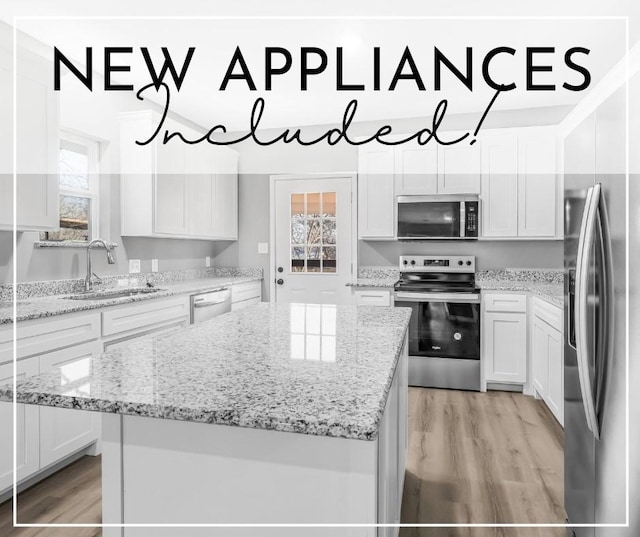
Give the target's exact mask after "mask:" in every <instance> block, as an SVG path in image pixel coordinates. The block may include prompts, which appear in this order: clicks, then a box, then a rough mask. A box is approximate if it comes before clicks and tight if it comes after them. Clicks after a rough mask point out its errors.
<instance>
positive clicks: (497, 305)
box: [482, 293, 527, 313]
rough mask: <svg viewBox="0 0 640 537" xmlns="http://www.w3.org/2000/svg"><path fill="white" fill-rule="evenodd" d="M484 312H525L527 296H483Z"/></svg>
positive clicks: (506, 294) (498, 294)
mask: <svg viewBox="0 0 640 537" xmlns="http://www.w3.org/2000/svg"><path fill="white" fill-rule="evenodd" d="M482 300H483V302H484V311H504V312H512V313H526V312H527V295H517V294H509V293H487V294H483V296H482Z"/></svg>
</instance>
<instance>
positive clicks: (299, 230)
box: [291, 218, 306, 244]
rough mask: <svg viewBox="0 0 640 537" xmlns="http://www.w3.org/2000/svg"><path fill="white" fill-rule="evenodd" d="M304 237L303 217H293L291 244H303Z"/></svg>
mask: <svg viewBox="0 0 640 537" xmlns="http://www.w3.org/2000/svg"><path fill="white" fill-rule="evenodd" d="M305 239H306V230H305V226H304V218H293V219H292V220H291V244H305V242H306V240H305Z"/></svg>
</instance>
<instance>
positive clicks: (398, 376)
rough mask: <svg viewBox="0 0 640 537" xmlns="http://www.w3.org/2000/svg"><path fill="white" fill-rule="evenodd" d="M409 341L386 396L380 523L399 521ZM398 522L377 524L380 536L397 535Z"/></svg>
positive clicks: (382, 425) (380, 464)
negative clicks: (385, 525)
mask: <svg viewBox="0 0 640 537" xmlns="http://www.w3.org/2000/svg"><path fill="white" fill-rule="evenodd" d="M407 349H408V342H407V339H406V338H405V342H404V345H403V349H402V353H401V355H400V359H399V361H398V365H397V366H396V371H395V374H394V377H393V382H392V384H391V389H390V390H389V395H388V397H387V403H386V406H385V409H384V414H383V416H382V421H381V423H380V433H379V436H378V523H380V524H399V523H400V512H401V508H402V491H403V488H404V477H405V470H406V461H407V438H408V426H407V421H408V416H407V410H408V409H407V399H408V352H407ZM398 533H399V528H398V527H397V526H395V527H394V526H389V527H380V528H378V534H377V535H378V537H396V536H397V535H398Z"/></svg>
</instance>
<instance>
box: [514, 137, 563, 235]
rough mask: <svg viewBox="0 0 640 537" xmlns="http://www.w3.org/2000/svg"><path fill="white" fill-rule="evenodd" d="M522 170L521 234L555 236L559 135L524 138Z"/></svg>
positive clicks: (519, 197) (519, 163)
mask: <svg viewBox="0 0 640 537" xmlns="http://www.w3.org/2000/svg"><path fill="white" fill-rule="evenodd" d="M518 168H519V169H518V235H519V236H520V237H555V236H556V226H557V225H558V224H557V222H556V220H557V212H558V211H557V207H558V205H557V204H558V182H557V173H556V169H557V165H556V138H555V136H550V135H549V134H546V135H545V134H542V135H538V136H536V137H533V136H526V137H521V138H520V141H519V144H518Z"/></svg>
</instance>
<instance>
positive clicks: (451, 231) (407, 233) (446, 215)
mask: <svg viewBox="0 0 640 537" xmlns="http://www.w3.org/2000/svg"><path fill="white" fill-rule="evenodd" d="M398 236H400V237H459V236H460V203H459V202H456V201H449V202H445V201H438V202H434V201H431V202H416V203H399V204H398Z"/></svg>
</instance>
